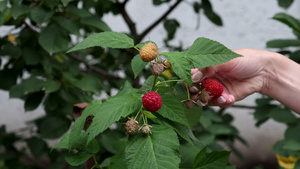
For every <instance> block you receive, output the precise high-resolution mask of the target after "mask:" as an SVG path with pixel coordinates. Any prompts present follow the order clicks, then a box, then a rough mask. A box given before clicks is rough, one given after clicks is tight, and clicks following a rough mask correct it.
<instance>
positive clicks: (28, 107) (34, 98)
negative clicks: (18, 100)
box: [24, 91, 45, 111]
mask: <svg viewBox="0 0 300 169" xmlns="http://www.w3.org/2000/svg"><path fill="white" fill-rule="evenodd" d="M44 96H45V93H44V91H39V92H35V93H32V94H30V95H29V96H28V97H27V98H26V100H25V104H24V108H25V111H32V110H35V109H36V108H37V107H38V106H39V105H40V104H41V102H42V100H43V98H44Z"/></svg>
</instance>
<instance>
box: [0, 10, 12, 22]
mask: <svg viewBox="0 0 300 169" xmlns="http://www.w3.org/2000/svg"><path fill="white" fill-rule="evenodd" d="M10 18H11V15H10V9H5V10H4V11H3V12H0V25H3V24H5V23H6V22H7V21H8V20H9V19H10Z"/></svg>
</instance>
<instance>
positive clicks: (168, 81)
mask: <svg viewBox="0 0 300 169" xmlns="http://www.w3.org/2000/svg"><path fill="white" fill-rule="evenodd" d="M182 81H183V80H166V81H163V82H160V81H158V82H157V83H156V84H155V86H158V85H160V84H164V83H170V82H182Z"/></svg>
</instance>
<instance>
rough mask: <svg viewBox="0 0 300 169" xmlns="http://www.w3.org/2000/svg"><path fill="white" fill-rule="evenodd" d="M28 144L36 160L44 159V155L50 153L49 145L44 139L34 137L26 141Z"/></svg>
mask: <svg viewBox="0 0 300 169" xmlns="http://www.w3.org/2000/svg"><path fill="white" fill-rule="evenodd" d="M26 142H27V145H28V147H29V149H30V152H31V153H32V154H33V155H34V156H35V157H36V158H40V157H42V155H44V154H46V153H48V151H47V143H46V142H45V141H44V140H43V139H41V138H38V137H35V136H34V137H31V138H29V139H28V140H26Z"/></svg>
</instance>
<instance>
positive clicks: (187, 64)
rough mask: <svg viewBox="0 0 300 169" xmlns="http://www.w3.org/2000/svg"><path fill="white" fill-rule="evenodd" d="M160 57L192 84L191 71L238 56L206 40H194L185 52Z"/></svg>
mask: <svg viewBox="0 0 300 169" xmlns="http://www.w3.org/2000/svg"><path fill="white" fill-rule="evenodd" d="M161 55H164V56H165V57H166V58H167V59H168V60H169V61H170V62H171V64H172V67H173V71H174V72H175V73H176V74H177V75H178V76H179V77H180V78H181V79H183V80H184V82H186V83H187V84H191V82H192V81H191V73H190V70H191V69H193V68H204V67H207V66H213V65H217V64H220V63H224V62H227V61H229V60H231V59H233V58H235V57H239V56H240V55H238V54H237V53H234V52H232V51H231V50H230V49H228V48H226V47H225V46H223V45H222V44H220V43H218V42H216V41H213V40H210V39H207V38H198V39H196V40H195V42H194V43H193V45H192V46H191V47H190V48H189V49H188V50H186V51H183V52H174V53H167V52H164V53H161Z"/></svg>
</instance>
